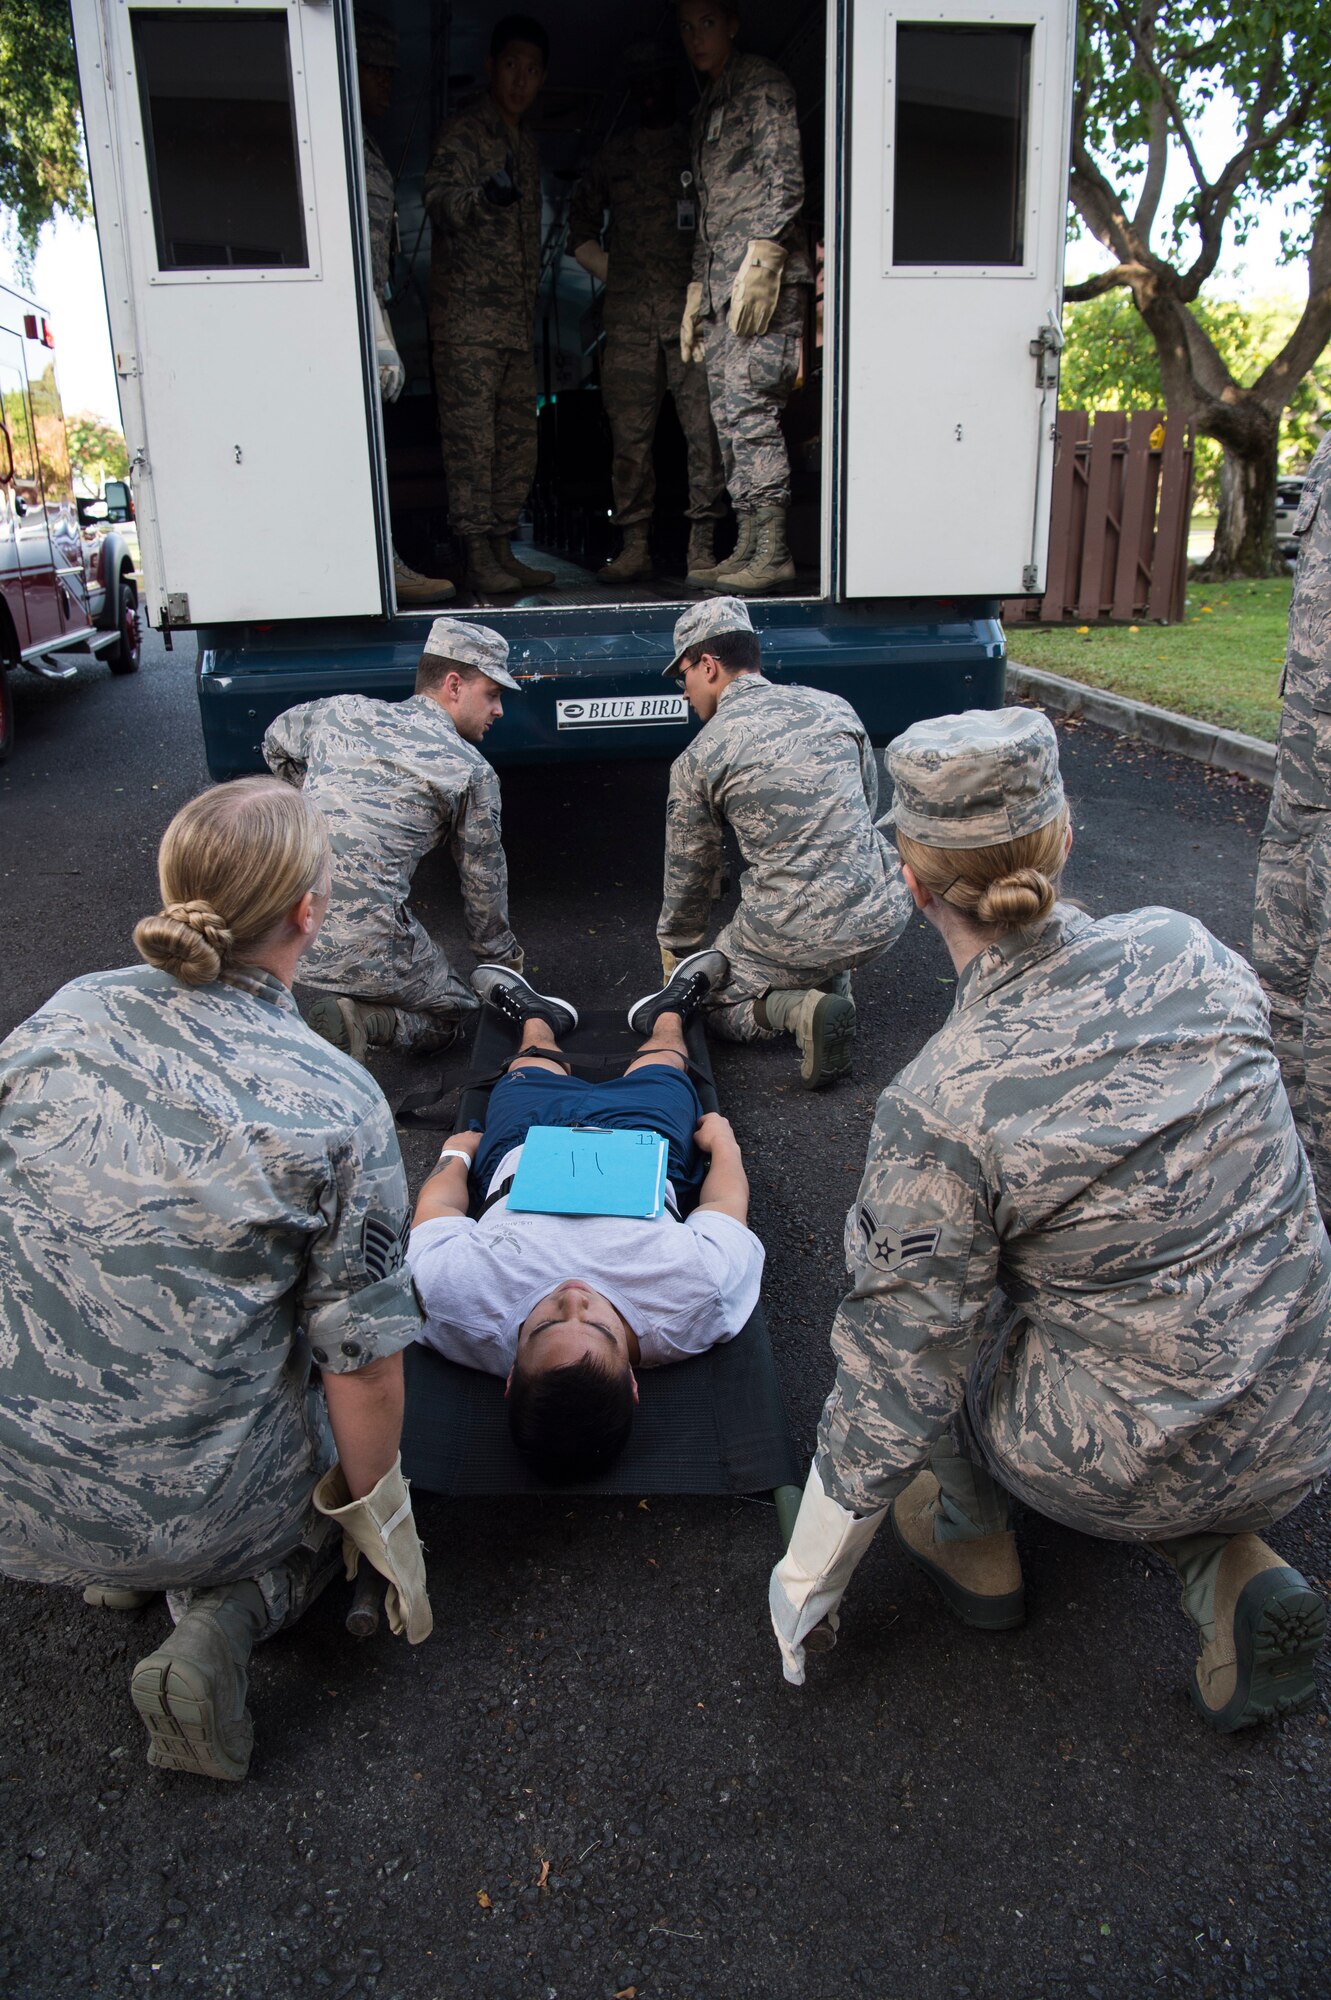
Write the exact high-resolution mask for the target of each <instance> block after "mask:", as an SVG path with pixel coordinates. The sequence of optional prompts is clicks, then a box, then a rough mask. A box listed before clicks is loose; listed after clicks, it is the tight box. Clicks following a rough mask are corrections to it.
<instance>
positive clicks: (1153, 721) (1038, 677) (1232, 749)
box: [1007, 638, 1276, 788]
mask: <svg viewBox="0 0 1331 2000" xmlns="http://www.w3.org/2000/svg"><path fill="white" fill-rule="evenodd" d="M1017 643H1018V644H1020V643H1021V642H1020V638H1018V641H1017ZM1007 691H1008V698H1009V699H1010V700H1015V701H1029V702H1034V703H1036V704H1037V705H1038V706H1039V707H1040V708H1047V709H1051V710H1052V711H1053V712H1054V713H1055V714H1056V715H1084V716H1085V718H1086V720H1087V721H1088V722H1097V723H1099V724H1100V726H1101V728H1102V729H1112V730H1114V731H1116V733H1117V734H1118V735H1120V736H1133V737H1138V738H1140V740H1141V741H1143V742H1145V743H1152V744H1154V745H1155V746H1156V748H1157V749H1159V750H1172V751H1173V752H1174V754H1175V755H1176V756H1179V757H1194V758H1196V759H1197V761H1198V762H1199V763H1202V764H1210V765H1211V766H1213V768H1214V769H1216V770H1218V771H1235V772H1237V773H1238V774H1239V776H1240V777H1243V778H1250V779H1251V780H1252V782H1253V783H1254V784H1257V785H1266V786H1267V787H1268V788H1269V787H1270V786H1271V785H1273V784H1274V783H1275V774H1276V746H1275V744H1274V743H1266V742H1263V740H1262V738H1261V737H1260V736H1244V735H1242V734H1241V733H1240V732H1239V731H1238V730H1237V729H1217V728H1216V727H1215V725H1214V724H1213V723H1209V722H1194V721H1193V720H1192V719H1191V717H1189V716H1186V715H1175V714H1174V713H1173V711H1172V710H1171V709H1168V708H1152V707H1151V705H1150V703H1149V702H1144V701H1133V700H1131V699H1130V698H1129V697H1128V696H1126V695H1121V694H1108V693H1106V691H1105V690H1104V689H1103V688H1095V687H1086V686H1084V685H1083V684H1082V682H1080V681H1069V680H1064V679H1063V677H1062V675H1061V674H1047V673H1044V672H1042V671H1041V669H1040V668H1038V667H1023V666H1022V665H1020V663H1019V662H1018V661H1016V660H1013V659H1009V660H1008V663H1007Z"/></svg>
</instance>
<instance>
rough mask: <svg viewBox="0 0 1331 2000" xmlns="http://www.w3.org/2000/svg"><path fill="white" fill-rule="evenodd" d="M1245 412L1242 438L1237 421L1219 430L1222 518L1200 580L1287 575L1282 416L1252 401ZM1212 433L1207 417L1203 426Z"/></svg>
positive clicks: (1197, 570) (1198, 572)
mask: <svg viewBox="0 0 1331 2000" xmlns="http://www.w3.org/2000/svg"><path fill="white" fill-rule="evenodd" d="M1245 401H1247V408H1246V410H1245V411H1244V416H1245V418H1246V422H1245V423H1244V424H1243V425H1242V435H1241V436H1236V435H1235V427H1234V426H1233V424H1232V423H1225V424H1223V425H1221V426H1217V427H1216V428H1217V429H1223V430H1224V432H1225V435H1224V436H1222V437H1221V438H1220V443H1221V446H1222V448H1223V450H1224V458H1223V460H1222V461H1221V466H1220V515H1219V519H1218V520H1217V522H1216V531H1215V543H1214V545H1213V547H1212V549H1211V553H1210V555H1209V556H1207V557H1206V559H1205V561H1204V562H1200V563H1198V564H1197V566H1196V568H1195V569H1194V571H1193V575H1194V576H1198V577H1215V578H1222V577H1229V576H1283V574H1284V564H1283V563H1282V561H1281V560H1280V557H1279V556H1278V555H1277V554H1276V547H1275V530H1276V479H1277V476H1278V472H1279V459H1278V451H1279V444H1280V418H1279V416H1278V415H1277V416H1275V417H1274V418H1273V417H1271V416H1270V415H1269V414H1268V413H1266V412H1265V411H1260V410H1258V409H1257V408H1256V406H1255V405H1254V403H1253V402H1252V400H1251V399H1245ZM1198 428H1199V429H1201V430H1203V431H1210V432H1211V434H1212V435H1215V432H1214V431H1213V430H1212V427H1211V425H1209V424H1208V423H1207V422H1206V421H1205V419H1203V420H1202V422H1201V424H1200V425H1199V426H1198Z"/></svg>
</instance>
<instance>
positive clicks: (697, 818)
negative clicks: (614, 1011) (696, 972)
mask: <svg viewBox="0 0 1331 2000" xmlns="http://www.w3.org/2000/svg"><path fill="white" fill-rule="evenodd" d="M877 804H878V771H877V766H876V764H875V762H874V754H873V749H872V747H871V745H870V742H869V738H868V736H867V735H866V734H865V731H864V726H863V724H862V723H861V722H860V719H859V717H858V716H857V715H856V713H855V711H854V709H853V708H852V707H851V706H850V703H849V702H846V701H843V700H842V699H841V697H840V695H835V694H825V693H823V691H822V690H821V689H819V688H807V687H791V686H789V685H782V686H778V685H776V684H775V683H774V682H772V681H769V680H765V679H764V678H763V676H762V675H761V674H740V675H738V676H737V677H736V679H734V680H732V681H731V682H730V683H729V684H728V685H727V687H726V689H725V691H724V693H723V694H722V696H721V699H720V702H719V703H718V704H717V709H716V713H715V714H714V715H713V716H712V717H711V719H710V720H709V721H708V722H707V723H706V724H705V725H704V727H703V728H702V729H700V730H699V732H698V734H697V735H696V736H695V737H694V739H693V741H692V742H691V743H690V744H689V746H688V748H687V749H686V750H682V751H681V752H680V754H679V756H678V757H677V758H676V759H675V761H674V764H673V765H672V766H671V770H670V797H669V801H668V803H667V806H666V860H665V898H664V901H663V904H662V908H661V917H660V921H659V923H658V924H657V927H656V934H657V937H658V939H659V940H660V942H661V944H662V945H664V946H665V948H666V949H667V950H668V951H673V952H675V953H676V954H677V955H679V954H682V953H684V952H687V951H694V950H696V949H697V947H698V946H699V945H700V944H701V942H702V939H703V935H704V931H705V929H706V925H707V920H708V916H709V915H710V911H711V885H712V882H713V879H714V877H715V875H716V873H717V870H718V869H719V867H720V865H721V855H722V830H723V828H724V827H725V826H726V825H729V826H731V827H733V829H734V832H735V837H736V839H737V840H738V842H739V846H740V852H741V854H742V855H743V857H744V861H745V864H746V870H747V872H746V873H745V876H744V879H743V886H742V889H741V893H740V905H739V910H738V911H737V913H736V915H735V916H734V918H733V919H732V920H731V922H730V924H729V925H728V926H727V928H726V943H725V944H724V945H723V946H722V949H723V950H725V951H727V952H729V953H730V954H731V955H732V956H737V957H741V958H752V959H757V960H758V961H760V962H761V963H763V964H766V965H770V966H772V967H774V968H776V969H778V970H779V969H784V968H788V967H789V968H797V969H798V968H809V969H816V968H822V969H824V970H826V971H829V972H832V971H836V970H838V969H839V968H840V966H841V964H843V963H847V964H848V963H851V962H854V961H855V960H857V959H861V958H863V957H864V956H865V955H866V953H867V954H868V955H873V954H874V953H875V952H876V951H878V950H881V949H883V948H885V947H886V946H887V945H889V944H891V943H892V942H893V941H894V940H895V939H896V938H897V937H898V936H899V935H900V933H901V931H902V930H903V929H904V928H905V925H906V921H907V917H908V915H909V911H910V898H909V896H908V895H907V893H906V888H905V884H904V883H903V881H902V879H901V874H900V870H899V867H898V865H897V859H896V849H895V847H894V846H890V845H889V844H888V842H887V841H886V840H885V839H884V838H883V836H882V834H880V833H878V832H877V831H876V830H875V828H874V824H873V815H874V811H875V809H876V807H877Z"/></svg>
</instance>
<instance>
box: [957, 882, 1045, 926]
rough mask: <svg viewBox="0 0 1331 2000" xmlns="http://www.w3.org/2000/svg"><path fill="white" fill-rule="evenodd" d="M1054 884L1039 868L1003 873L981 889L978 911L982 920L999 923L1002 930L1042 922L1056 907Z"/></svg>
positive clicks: (977, 904)
mask: <svg viewBox="0 0 1331 2000" xmlns="http://www.w3.org/2000/svg"><path fill="white" fill-rule="evenodd" d="M1055 900H1056V896H1055V891H1054V885H1053V883H1052V882H1051V881H1050V880H1049V877H1048V876H1047V875H1042V874H1041V873H1040V870H1039V869H1038V868H1018V869H1015V870H1014V871H1013V873H1012V874H1011V875H1000V876H999V878H998V880H997V881H996V882H991V883H990V884H989V885H988V887H987V888H985V889H982V890H981V891H980V895H979V898H978V900H977V901H976V904H975V915H976V917H977V919H978V920H979V922H980V923H982V924H996V925H998V927H999V928H1000V929H1001V930H1024V929H1025V928H1026V927H1027V925H1029V924H1038V923H1043V921H1044V919H1045V918H1046V917H1047V916H1048V915H1049V913H1050V911H1051V910H1052V909H1053V907H1054V903H1055Z"/></svg>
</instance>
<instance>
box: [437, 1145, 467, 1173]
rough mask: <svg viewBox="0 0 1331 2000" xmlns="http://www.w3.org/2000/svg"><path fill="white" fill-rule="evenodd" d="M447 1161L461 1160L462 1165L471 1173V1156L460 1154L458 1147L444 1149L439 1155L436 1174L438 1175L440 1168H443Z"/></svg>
mask: <svg viewBox="0 0 1331 2000" xmlns="http://www.w3.org/2000/svg"><path fill="white" fill-rule="evenodd" d="M445 1160H461V1161H462V1164H463V1165H464V1166H465V1167H466V1169H467V1171H468V1172H470V1171H471V1154H470V1153H463V1152H460V1151H459V1150H458V1148H457V1147H456V1146H445V1147H444V1150H443V1152H442V1153H441V1154H440V1155H439V1158H438V1159H437V1160H436V1161H435V1163H434V1170H435V1172H436V1173H438V1171H439V1169H440V1167H442V1166H443V1164H444V1161H445Z"/></svg>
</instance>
